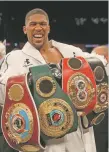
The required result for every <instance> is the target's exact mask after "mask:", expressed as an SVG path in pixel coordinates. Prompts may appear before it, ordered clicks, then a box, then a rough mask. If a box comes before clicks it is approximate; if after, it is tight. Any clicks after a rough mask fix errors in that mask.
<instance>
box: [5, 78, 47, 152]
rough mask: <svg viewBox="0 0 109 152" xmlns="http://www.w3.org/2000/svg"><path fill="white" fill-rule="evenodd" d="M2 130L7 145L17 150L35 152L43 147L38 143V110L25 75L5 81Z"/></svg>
mask: <svg viewBox="0 0 109 152" xmlns="http://www.w3.org/2000/svg"><path fill="white" fill-rule="evenodd" d="M2 131H3V135H4V137H5V139H6V141H7V143H8V144H9V146H10V147H12V148H13V149H16V150H18V151H26V152H36V151H39V150H40V148H43V149H44V148H45V147H44V146H43V145H42V144H41V143H40V124H39V118H38V112H37V108H36V105H35V104H34V100H33V98H32V95H31V92H30V90H29V88H28V84H27V75H20V76H14V77H11V78H9V79H8V81H7V84H6V99H5V104H4V108H3V113H2Z"/></svg>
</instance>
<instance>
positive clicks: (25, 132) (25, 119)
mask: <svg viewBox="0 0 109 152" xmlns="http://www.w3.org/2000/svg"><path fill="white" fill-rule="evenodd" d="M5 117H6V118H7V123H6V130H7V132H8V136H9V138H10V139H11V140H13V141H15V142H16V143H17V144H19V143H25V142H27V141H28V140H29V139H30V138H31V136H32V133H33V116H32V113H31V111H30V109H29V108H28V106H26V105H25V104H23V103H17V104H14V105H12V106H11V107H10V108H9V110H8V111H7V113H6V116H5ZM7 128H8V129H7Z"/></svg>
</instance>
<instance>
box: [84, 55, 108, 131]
mask: <svg viewBox="0 0 109 152" xmlns="http://www.w3.org/2000/svg"><path fill="white" fill-rule="evenodd" d="M86 60H87V61H88V63H89V65H90V67H91V69H92V70H93V73H94V77H95V80H96V90H97V103H96V105H95V107H94V109H93V111H92V112H91V113H89V114H88V115H86V117H82V118H81V119H82V125H83V127H84V128H88V127H90V126H93V125H98V124H99V123H100V122H101V121H102V120H103V119H104V117H105V113H104V111H105V110H106V109H107V108H108V77H107V74H106V71H105V68H104V65H103V63H102V61H101V60H100V59H98V58H95V57H91V58H86Z"/></svg>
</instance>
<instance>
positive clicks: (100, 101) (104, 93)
mask: <svg viewBox="0 0 109 152" xmlns="http://www.w3.org/2000/svg"><path fill="white" fill-rule="evenodd" d="M107 108H108V84H107V83H100V84H99V85H97V104H96V106H95V108H94V112H96V113H99V112H102V111H104V110H106V109H107Z"/></svg>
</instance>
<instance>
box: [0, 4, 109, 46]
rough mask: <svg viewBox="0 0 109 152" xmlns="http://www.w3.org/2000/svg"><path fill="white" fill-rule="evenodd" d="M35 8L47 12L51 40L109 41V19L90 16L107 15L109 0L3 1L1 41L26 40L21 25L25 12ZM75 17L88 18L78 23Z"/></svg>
mask: <svg viewBox="0 0 109 152" xmlns="http://www.w3.org/2000/svg"><path fill="white" fill-rule="evenodd" d="M33 8H42V9H44V10H45V11H46V12H47V13H48V15H49V18H50V25H51V33H50V35H49V37H50V39H51V38H52V39H55V40H58V41H61V42H66V43H84V44H87V43H88V44H92V43H94V44H107V43H108V22H107V23H105V24H104V23H103V22H101V21H99V23H98V24H94V23H93V22H92V21H91V18H98V19H101V18H108V1H1V2H0V12H2V24H1V25H0V40H3V39H4V38H6V39H7V41H10V42H19V41H20V42H24V41H26V38H25V37H24V34H23V31H22V26H23V25H24V18H25V15H26V13H27V12H28V11H29V10H31V9H33ZM75 18H87V21H86V22H85V23H84V25H81V26H77V25H76V22H75Z"/></svg>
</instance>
